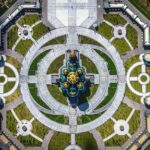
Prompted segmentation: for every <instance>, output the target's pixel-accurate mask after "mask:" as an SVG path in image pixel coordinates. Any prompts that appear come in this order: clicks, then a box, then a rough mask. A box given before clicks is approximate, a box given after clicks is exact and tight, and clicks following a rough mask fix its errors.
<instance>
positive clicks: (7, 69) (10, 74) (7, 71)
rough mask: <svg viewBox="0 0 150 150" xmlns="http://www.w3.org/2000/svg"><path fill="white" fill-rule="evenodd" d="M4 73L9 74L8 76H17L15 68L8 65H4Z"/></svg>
mask: <svg viewBox="0 0 150 150" xmlns="http://www.w3.org/2000/svg"><path fill="white" fill-rule="evenodd" d="M12 65H13V64H12ZM4 73H5V74H6V75H7V77H15V73H14V72H13V70H12V69H11V68H9V67H7V66H5V67H4Z"/></svg>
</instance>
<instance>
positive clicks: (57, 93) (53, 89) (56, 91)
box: [47, 84, 68, 105]
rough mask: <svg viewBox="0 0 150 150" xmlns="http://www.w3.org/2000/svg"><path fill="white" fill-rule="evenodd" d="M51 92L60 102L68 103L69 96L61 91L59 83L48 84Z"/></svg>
mask: <svg viewBox="0 0 150 150" xmlns="http://www.w3.org/2000/svg"><path fill="white" fill-rule="evenodd" d="M47 88H48V90H49V92H50V94H51V95H52V96H53V97H54V98H55V99H56V100H57V101H58V102H60V103H62V104H64V105H68V102H67V97H66V96H65V95H64V94H63V93H62V91H60V89H59V87H58V85H55V84H53V85H47Z"/></svg>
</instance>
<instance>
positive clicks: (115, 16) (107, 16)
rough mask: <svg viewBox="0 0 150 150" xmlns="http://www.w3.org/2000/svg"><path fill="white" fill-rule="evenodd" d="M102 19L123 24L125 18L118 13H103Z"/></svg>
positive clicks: (114, 23)
mask: <svg viewBox="0 0 150 150" xmlns="http://www.w3.org/2000/svg"><path fill="white" fill-rule="evenodd" d="M104 19H105V20H107V21H109V22H110V23H112V24H113V25H125V24H126V22H127V21H126V20H125V19H124V18H123V17H122V16H120V15H119V14H105V15H104Z"/></svg>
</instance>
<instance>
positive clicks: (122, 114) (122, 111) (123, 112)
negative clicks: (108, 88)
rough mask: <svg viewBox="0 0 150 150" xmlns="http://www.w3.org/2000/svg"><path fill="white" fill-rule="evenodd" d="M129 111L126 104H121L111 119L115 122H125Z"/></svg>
mask: <svg viewBox="0 0 150 150" xmlns="http://www.w3.org/2000/svg"><path fill="white" fill-rule="evenodd" d="M131 111H132V108H131V107H128V106H127V105H126V104H124V103H122V104H121V105H120V106H119V108H118V109H117V111H116V112H115V114H114V115H113V118H115V119H116V120H126V119H127V118H128V116H129V115H130V113H131Z"/></svg>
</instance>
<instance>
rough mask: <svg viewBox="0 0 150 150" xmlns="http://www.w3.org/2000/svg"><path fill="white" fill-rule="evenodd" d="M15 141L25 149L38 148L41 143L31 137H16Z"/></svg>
mask: <svg viewBox="0 0 150 150" xmlns="http://www.w3.org/2000/svg"><path fill="white" fill-rule="evenodd" d="M17 139H18V140H19V141H20V142H21V143H22V144H23V145H24V146H26V147H39V146H41V145H42V143H41V142H40V141H38V140H36V139H35V138H33V137H32V136H30V135H28V136H18V137H17Z"/></svg>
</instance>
